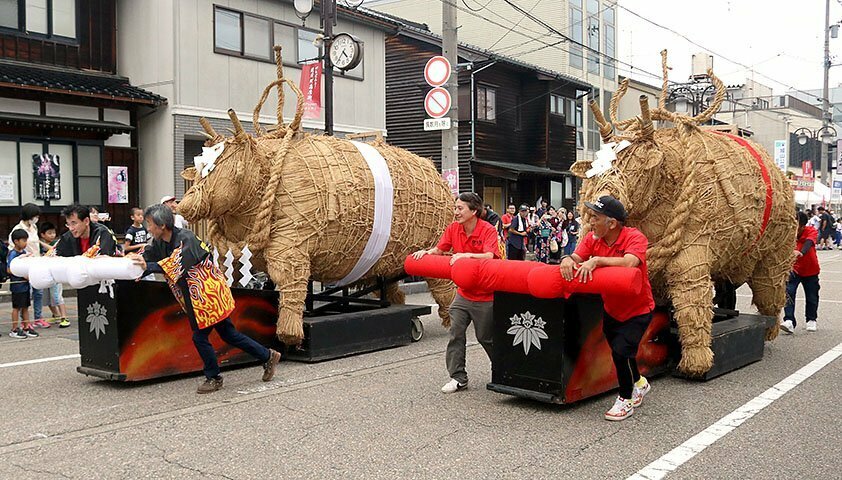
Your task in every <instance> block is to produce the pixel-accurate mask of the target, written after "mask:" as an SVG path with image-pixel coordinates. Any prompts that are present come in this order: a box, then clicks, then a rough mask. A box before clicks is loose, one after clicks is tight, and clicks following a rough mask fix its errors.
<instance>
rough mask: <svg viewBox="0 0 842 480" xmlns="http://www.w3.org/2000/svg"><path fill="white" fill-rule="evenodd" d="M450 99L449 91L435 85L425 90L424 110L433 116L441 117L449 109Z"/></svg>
mask: <svg viewBox="0 0 842 480" xmlns="http://www.w3.org/2000/svg"><path fill="white" fill-rule="evenodd" d="M450 101H451V98H450V92H448V91H447V90H445V89H443V88H441V87H436V88H434V89H432V90H430V91H429V92H427V96H426V97H424V110H426V111H427V115H429V116H431V117H433V118H441V117H443V116H445V115H446V114H447V112H448V110H450Z"/></svg>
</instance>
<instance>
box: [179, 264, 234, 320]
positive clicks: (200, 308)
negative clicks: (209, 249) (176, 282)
mask: <svg viewBox="0 0 842 480" xmlns="http://www.w3.org/2000/svg"><path fill="white" fill-rule="evenodd" d="M187 287H188V290H189V292H190V301H191V302H192V303H193V312H194V313H195V315H196V323H197V324H198V325H199V328H206V327H209V326H211V325H213V324H215V323H217V322H219V321H221V320H224V319H225V318H227V317H228V316H229V315H230V314H231V312H233V311H234V296H233V295H232V294H231V289H230V288H228V284H227V283H226V281H225V276H224V275H223V274H222V272H221V271H220V270H219V268H217V267H216V265H214V263H213V261H212V260H211V258H210V256H207V257H205V260H204V261H203V262H202V263H199V264H197V265H195V266H194V267H193V268H191V269H190V270H189V271H188V272H187Z"/></svg>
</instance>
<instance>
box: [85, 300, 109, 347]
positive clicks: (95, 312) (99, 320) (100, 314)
mask: <svg viewBox="0 0 842 480" xmlns="http://www.w3.org/2000/svg"><path fill="white" fill-rule="evenodd" d="M105 314H106V310H105V307H103V306H102V305H100V304H99V302H94V303H92V304H91V305H88V316H87V317H86V318H85V321H86V322H88V324H89V325H90V327H89V329H88V332H92V333H94V334H95V335H96V339H97V340H99V334H100V333H102V334H103V335H105V326H106V325H108V318H106V316H105Z"/></svg>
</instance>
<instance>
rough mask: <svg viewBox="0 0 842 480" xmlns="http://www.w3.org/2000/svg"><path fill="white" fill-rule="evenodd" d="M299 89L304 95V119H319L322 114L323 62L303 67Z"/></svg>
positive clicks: (307, 64)
mask: <svg viewBox="0 0 842 480" xmlns="http://www.w3.org/2000/svg"><path fill="white" fill-rule="evenodd" d="M298 87H299V88H300V89H301V91H302V92H303V93H304V118H319V115H320V114H321V112H322V62H313V63H306V64H304V65H302V66H301V80H300V81H299V82H298Z"/></svg>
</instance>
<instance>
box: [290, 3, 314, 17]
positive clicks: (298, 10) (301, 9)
mask: <svg viewBox="0 0 842 480" xmlns="http://www.w3.org/2000/svg"><path fill="white" fill-rule="evenodd" d="M292 5H293V7H295V14H296V15H298V18H300V19H301V20H306V19H307V17H309V16H310V12H312V11H313V0H295V1H294V2H292Z"/></svg>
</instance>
